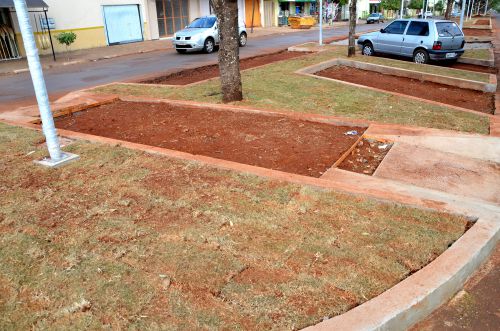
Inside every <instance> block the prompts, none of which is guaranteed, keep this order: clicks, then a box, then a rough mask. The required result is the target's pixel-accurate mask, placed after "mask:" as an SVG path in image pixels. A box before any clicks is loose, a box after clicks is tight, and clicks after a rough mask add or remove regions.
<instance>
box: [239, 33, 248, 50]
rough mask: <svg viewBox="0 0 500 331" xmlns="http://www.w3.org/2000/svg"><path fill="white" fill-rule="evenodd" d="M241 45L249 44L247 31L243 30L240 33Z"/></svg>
mask: <svg viewBox="0 0 500 331" xmlns="http://www.w3.org/2000/svg"><path fill="white" fill-rule="evenodd" d="M239 44H240V47H245V46H246V44H247V34H246V33H245V32H242V33H241V34H240V40H239Z"/></svg>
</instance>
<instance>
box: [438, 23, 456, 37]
mask: <svg viewBox="0 0 500 331" xmlns="http://www.w3.org/2000/svg"><path fill="white" fill-rule="evenodd" d="M436 28H437V31H438V35H439V36H440V37H456V36H461V35H462V31H461V30H460V28H459V27H458V25H457V24H456V23H455V22H438V23H436Z"/></svg>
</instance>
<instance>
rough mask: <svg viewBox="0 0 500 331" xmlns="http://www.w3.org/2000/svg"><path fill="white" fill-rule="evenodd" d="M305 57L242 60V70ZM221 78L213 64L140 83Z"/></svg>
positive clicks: (291, 54)
mask: <svg viewBox="0 0 500 331" xmlns="http://www.w3.org/2000/svg"><path fill="white" fill-rule="evenodd" d="M300 56H304V52H288V51H282V52H278V53H273V54H266V55H261V56H255V57H250V58H246V59H241V60H240V69H241V70H245V69H250V68H255V67H258V66H261V65H264V64H269V63H273V62H277V61H282V60H288V59H293V58H296V57H300ZM215 77H219V65H218V64H213V65H208V66H204V67H199V68H194V69H187V70H182V71H179V72H175V73H173V74H169V75H164V76H158V77H155V78H150V79H146V80H142V81H140V83H143V84H164V85H187V84H191V83H196V82H200V81H202V80H205V79H209V78H215Z"/></svg>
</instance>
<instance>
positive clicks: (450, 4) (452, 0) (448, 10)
mask: <svg viewBox="0 0 500 331" xmlns="http://www.w3.org/2000/svg"><path fill="white" fill-rule="evenodd" d="M462 1H463V0H462ZM454 3H455V0H448V2H447V3H446V10H445V12H444V19H445V20H449V19H450V18H451V12H452V11H453V4H454Z"/></svg>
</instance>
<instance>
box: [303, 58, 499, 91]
mask: <svg viewBox="0 0 500 331" xmlns="http://www.w3.org/2000/svg"><path fill="white" fill-rule="evenodd" d="M334 65H343V66H348V67H352V68H356V69H361V70H369V71H374V72H378V73H381V74H386V75H393V76H398V77H405V78H411V79H418V80H423V81H429V82H434V83H439V84H444V85H450V86H456V87H460V88H466V89H471V90H476V91H482V92H490V93H494V92H495V91H496V88H497V78H496V76H495V75H492V74H489V75H488V74H485V75H488V77H489V79H488V82H480V81H474V80H469V79H462V78H456V77H450V76H442V75H436V74H431V73H426V72H419V71H414V70H408V69H402V68H394V67H389V66H385V65H380V64H374V63H369V62H362V61H354V60H348V59H343V58H336V59H332V60H329V61H325V62H322V63H319V64H317V65H313V66H310V67H307V68H304V69H301V70H299V72H302V73H308V74H314V73H316V72H318V71H321V70H324V69H326V68H328V67H331V66H334ZM453 70H455V69H453Z"/></svg>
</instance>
